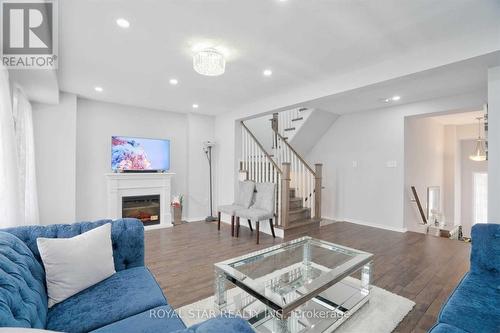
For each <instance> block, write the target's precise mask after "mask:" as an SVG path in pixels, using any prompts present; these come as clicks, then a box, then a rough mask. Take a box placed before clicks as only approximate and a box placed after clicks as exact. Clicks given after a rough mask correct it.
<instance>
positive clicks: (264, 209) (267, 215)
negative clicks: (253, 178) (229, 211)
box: [235, 183, 276, 244]
mask: <svg viewBox="0 0 500 333" xmlns="http://www.w3.org/2000/svg"><path fill="white" fill-rule="evenodd" d="M275 190H276V185H275V184H274V183H257V185H256V193H255V203H254V204H253V205H252V206H251V207H250V208H247V209H239V210H237V211H236V212H235V215H236V237H239V234H240V218H244V219H247V220H248V224H249V226H250V231H253V229H252V222H255V230H256V232H257V244H259V222H260V221H262V220H269V227H270V228H271V233H272V234H273V237H274V238H276V235H275V234H274V225H273V218H274V205H275V200H276V199H275Z"/></svg>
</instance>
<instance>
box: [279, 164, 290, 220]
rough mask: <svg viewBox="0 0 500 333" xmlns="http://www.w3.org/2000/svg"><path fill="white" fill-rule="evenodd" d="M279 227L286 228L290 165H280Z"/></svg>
mask: <svg viewBox="0 0 500 333" xmlns="http://www.w3.org/2000/svg"><path fill="white" fill-rule="evenodd" d="M281 168H282V171H283V173H282V175H281V225H282V226H283V228H284V229H285V228H286V227H287V226H288V214H289V211H290V208H289V207H290V163H289V162H284V163H282V164H281Z"/></svg>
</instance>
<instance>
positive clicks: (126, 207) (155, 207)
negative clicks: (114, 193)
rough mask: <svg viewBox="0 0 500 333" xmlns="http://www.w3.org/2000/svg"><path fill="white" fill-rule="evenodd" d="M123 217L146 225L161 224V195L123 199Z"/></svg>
mask: <svg viewBox="0 0 500 333" xmlns="http://www.w3.org/2000/svg"><path fill="white" fill-rule="evenodd" d="M122 217H124V218H126V217H132V218H136V219H139V220H141V221H142V223H144V225H145V226H146V225H154V224H160V195H159V194H158V195H139V196H130V197H122Z"/></svg>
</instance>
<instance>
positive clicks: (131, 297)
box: [47, 267, 167, 332]
mask: <svg viewBox="0 0 500 333" xmlns="http://www.w3.org/2000/svg"><path fill="white" fill-rule="evenodd" d="M161 305H167V300H166V299H165V296H164V295H163V292H162V290H161V288H160V287H159V286H158V284H157V283H156V280H155V279H154V277H153V276H152V274H151V273H150V272H149V270H148V269H147V268H145V267H136V268H130V269H126V270H123V271H119V272H117V273H116V274H114V275H112V276H111V277H109V278H108V279H106V280H104V281H102V282H99V283H98V284H96V285H94V286H92V287H90V288H87V289H85V290H83V291H81V292H80V293H78V294H76V295H74V296H72V297H70V298H68V299H67V300H65V301H63V302H61V303H58V304H56V305H54V307H52V308H51V309H50V310H49V313H48V320H47V329H50V330H54V331H64V332H88V331H91V330H95V329H97V328H100V327H103V326H105V325H109V324H111V323H114V322H117V321H119V320H122V319H125V318H128V317H130V316H133V315H136V314H138V313H141V312H144V311H146V310H149V309H152V308H155V307H158V306H161Z"/></svg>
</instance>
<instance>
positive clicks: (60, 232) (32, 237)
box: [2, 219, 144, 271]
mask: <svg viewBox="0 0 500 333" xmlns="http://www.w3.org/2000/svg"><path fill="white" fill-rule="evenodd" d="M105 223H111V241H112V245H113V258H114V262H115V270H116V271H121V270H124V269H127V268H132V267H140V266H144V225H143V224H142V223H141V221H139V220H136V219H118V220H115V221H112V220H100V221H96V222H80V223H74V224H53V225H47V226H26V227H16V228H8V229H2V231H5V232H9V233H11V234H13V235H15V236H16V237H18V238H19V239H20V240H22V241H23V242H24V243H26V245H28V247H29V248H30V250H31V252H33V254H34V255H35V258H36V259H37V260H38V262H39V263H40V264H42V260H41V259H40V252H38V247H37V245H36V239H37V238H38V237H45V238H70V237H74V236H76V235H79V234H81V233H84V232H86V231H89V230H91V229H94V228H96V227H99V226H101V225H103V224H105Z"/></svg>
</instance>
